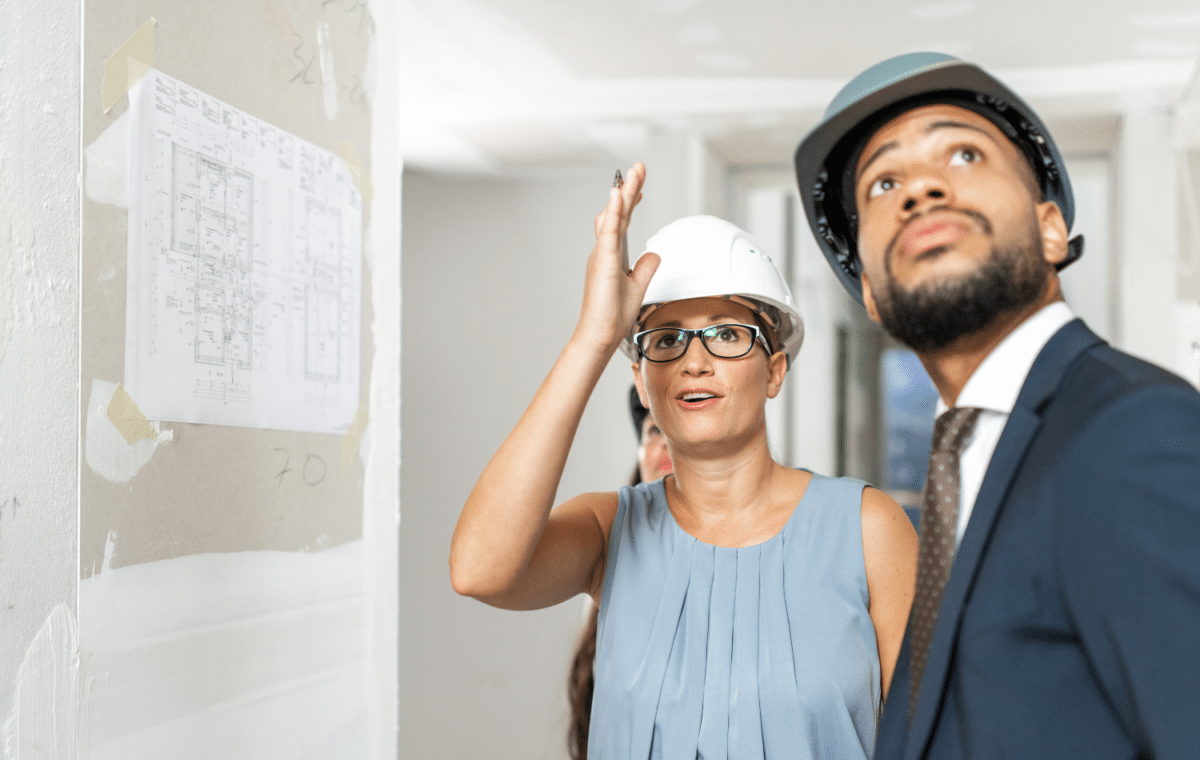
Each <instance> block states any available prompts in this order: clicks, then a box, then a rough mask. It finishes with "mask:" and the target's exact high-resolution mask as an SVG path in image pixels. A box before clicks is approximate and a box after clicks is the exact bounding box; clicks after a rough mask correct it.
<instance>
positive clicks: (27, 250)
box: [0, 0, 80, 758]
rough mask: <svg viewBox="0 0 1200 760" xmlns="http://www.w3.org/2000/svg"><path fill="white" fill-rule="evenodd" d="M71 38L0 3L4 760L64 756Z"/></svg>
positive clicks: (73, 173) (49, 5)
mask: <svg viewBox="0 0 1200 760" xmlns="http://www.w3.org/2000/svg"><path fill="white" fill-rule="evenodd" d="M79 29H80V4H79V2H78V0H46V2H39V3H2V4H0V72H3V75H2V76H0V399H3V402H2V403H0V722H6V721H9V718H10V716H12V715H14V714H19V715H21V716H22V719H21V720H19V721H15V722H8V723H7V725H6V726H5V728H4V735H5V737H6V738H7V757H16V756H17V755H16V754H15V753H16V752H21V753H22V754H24V753H26V752H29V751H31V749H32V747H33V746H34V743H35V742H37V743H40V744H41V746H42V747H43V751H44V752H45V754H43V755H41V756H42V757H54V758H57V757H73V752H74V742H73V739H74V733H73V731H74V722H73V713H71V712H70V711H68V712H67V713H65V714H56V713H55V712H54V710H53V705H54V700H53V699H51V698H48V696H47V695H48V694H49V695H52V694H53V689H54V688H55V687H60V688H66V689H67V690H69V689H70V687H71V685H72V684H73V674H74V670H73V667H72V666H73V663H72V662H71V661H70V648H69V646H68V648H66V649H62V648H59V647H55V646H47V645H48V644H50V643H51V642H52V643H53V644H62V643H66V644H68V645H69V643H70V642H71V641H72V640H73V629H74V620H75V617H74V611H75V591H76V584H77V579H78V577H79V573H78V569H77V568H78V563H77V560H76V557H77V551H76V532H77V530H78V504H77V494H78V478H77V475H76V447H77V441H78V425H77V407H76V404H77V381H78V377H79V352H78V345H77V344H78V335H79V332H78V327H79V323H78V300H79V290H78V284H77V278H78V275H77V272H78V267H79V255H78V252H79V184H78V178H79V171H80V156H79V44H80V39H79ZM56 609H57V613H54V611H55V610H56ZM39 632H40V633H39ZM35 640H36V641H37V643H35ZM56 652H59V653H63V654H64V655H65V657H56V656H55V653H56ZM22 663H25V664H24V665H23V664H22ZM56 674H58V675H62V676H63V677H64V679H65V680H56V679H55V675H56ZM56 720H57V721H59V723H58V724H57V725H56V723H55V721H56Z"/></svg>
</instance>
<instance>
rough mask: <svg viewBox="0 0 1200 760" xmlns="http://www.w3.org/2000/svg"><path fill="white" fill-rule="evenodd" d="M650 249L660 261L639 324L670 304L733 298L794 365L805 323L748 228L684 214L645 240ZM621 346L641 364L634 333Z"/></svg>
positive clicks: (648, 289) (772, 265)
mask: <svg viewBox="0 0 1200 760" xmlns="http://www.w3.org/2000/svg"><path fill="white" fill-rule="evenodd" d="M648 251H653V252H654V253H657V254H658V255H659V257H660V258H661V259H662V263H661V264H659V266H658V271H656V272H655V273H654V277H653V278H652V279H651V280H650V287H649V288H647V289H646V295H645V297H644V298H643V299H642V311H641V314H640V315H639V316H638V320H637V324H638V325H641V324H642V323H643V322H644V321H645V319H646V317H647V315H649V314H650V312H651V311H653V310H654V309H655V308H657V307H658V306H661V305H662V304H664V303H667V302H668V301H682V300H684V299H687V298H711V297H715V298H731V299H733V300H736V301H738V302H739V303H741V304H742V305H743V306H746V307H748V308H750V309H751V310H752V311H754V312H755V313H756V314H757V315H758V317H759V319H761V320H762V321H763V323H764V324H765V325H766V326H767V327H769V328H771V330H772V331H773V332H774V333H775V340H776V342H777V344H778V345H775V346H773V347H772V350H775V351H778V350H780V349H781V348H782V349H783V351H784V352H785V353H786V354H787V360H788V365H789V366H790V365H791V363H792V360H793V359H795V358H796V353H797V352H798V351H799V350H800V343H801V341H803V340H804V323H803V322H802V321H801V319H800V315H799V314H798V313H797V312H796V304H795V302H793V301H792V292H791V291H790V290H789V289H788V286H787V283H786V282H785V281H784V279H783V275H782V274H780V272H779V269H778V267H776V266H775V262H773V261H771V258H770V257H769V256H767V255H766V254H765V253H763V251H762V248H760V247H759V245H758V244H757V243H755V242H754V239H753V238H751V237H750V235H749V234H748V233H747V232H746V231H745V230H742V229H740V228H738V226H737V225H735V224H732V223H730V222H727V221H725V220H724V219H718V218H717V217H715V216H685V217H684V218H682V219H677V220H675V221H674V222H671V223H670V224H668V225H667V226H666V227H663V228H662V229H661V230H659V231H658V232H656V233H655V234H654V235H653V236H652V237H651V238H650V239H649V240H647V241H646V249H645V251H643V252H642V255H643V256H644V255H645V254H646V252H648ZM639 258H640V257H639ZM636 329H637V328H636V327H635V331H636ZM621 348H622V350H623V351H624V352H625V354H626V355H628V356H629V357H630V358H631V359H634V360H635V361H636V360H637V358H638V356H637V349H636V348H635V347H634V345H633V336H632V335H629V336H626V338H625V341H624V343H623V344H622V345H621Z"/></svg>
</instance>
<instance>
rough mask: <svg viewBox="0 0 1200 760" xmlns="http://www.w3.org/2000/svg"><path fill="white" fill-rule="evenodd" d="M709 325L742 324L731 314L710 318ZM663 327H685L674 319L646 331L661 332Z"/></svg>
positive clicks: (716, 315) (715, 315)
mask: <svg viewBox="0 0 1200 760" xmlns="http://www.w3.org/2000/svg"><path fill="white" fill-rule="evenodd" d="M708 323H709V324H710V325H715V324H721V323H729V324H739V325H740V324H742V323H741V322H739V321H738V318H737V317H735V316H732V315H729V314H714V315H713V316H711V317H709V318H708ZM663 327H683V322H681V321H679V320H678V319H672V320H671V321H669V322H663V323H662V324H661V325H659V326H658V327H648V328H646V329H648V330H659V329H661V328H663Z"/></svg>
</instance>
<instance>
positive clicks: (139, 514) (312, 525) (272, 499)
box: [80, 0, 373, 577]
mask: <svg viewBox="0 0 1200 760" xmlns="http://www.w3.org/2000/svg"><path fill="white" fill-rule="evenodd" d="M151 17H153V18H154V19H155V21H156V24H155V26H154V50H155V68H157V69H159V70H161V71H163V72H165V73H167V74H169V75H170V76H173V77H175V78H177V79H179V80H181V81H183V82H185V83H186V84H188V85H190V86H192V87H195V88H197V89H199V90H201V91H203V92H205V93H208V94H210V95H212V96H213V97H216V98H219V99H221V100H223V101H226V102H228V103H229V104H231V105H233V106H234V107H236V108H239V109H242V110H244V111H245V112H246V113H248V114H250V115H253V116H255V117H257V118H259V119H263V120H264V121H267V122H269V123H271V124H273V125H274V126H277V127H279V128H281V129H283V130H286V131H287V132H290V133H292V134H295V135H297V136H299V137H301V138H303V139H305V140H308V141H310V142H312V143H315V144H316V145H319V146H321V147H322V148H324V149H326V150H329V151H331V152H333V153H335V154H341V155H347V154H349V155H353V156H355V157H356V158H357V159H358V160H359V161H360V162H361V166H369V165H370V137H371V114H370V108H371V106H370V99H369V97H368V96H367V92H366V87H365V82H366V76H367V52H368V47H369V44H370V39H371V36H372V34H373V21H372V20H371V18H370V15H369V13H368V12H367V8H366V2H365V0H361V1H360V0H326V1H325V2H317V1H316V0H306V1H305V0H289V1H288V2H282V1H280V0H254V1H251V2H246V1H244V0H212V1H207V2H203V3H178V2H171V3H162V2H151V1H150V0H85V8H84V51H83V114H82V132H83V144H84V145H89V144H91V142H92V141H94V140H95V139H96V138H97V137H98V136H99V135H100V134H101V133H102V132H103V131H104V129H105V128H107V127H108V126H109V125H110V124H112V122H113V121H114V120H115V119H116V118H117V117H118V116H120V115H121V114H122V113H124V112H125V111H126V110H127V109H128V97H127V96H121V97H120V98H119V99H118V100H117V102H116V103H115V105H114V106H113V107H112V109H111V110H110V111H109V112H108V113H107V114H106V113H104V112H103V110H102V108H101V85H102V81H103V78H104V62H105V60H106V59H108V58H109V56H110V55H112V53H113V52H114V51H115V50H117V49H118V48H119V47H120V46H121V45H122V44H123V43H124V42H125V41H126V40H128V39H129V37H130V35H132V34H133V33H134V32H135V31H137V30H138V29H139V28H140V27H141V26H142V25H143V24H144V23H145V22H146V20H147V19H148V18H151ZM322 22H324V23H326V24H328V28H329V36H328V45H329V49H330V50H331V51H332V60H333V65H334V71H335V73H336V77H337V81H338V109H337V114H336V117H335V118H333V119H332V120H331V119H329V118H327V117H326V112H325V105H324V100H323V87H322V83H321V62H320V60H319V56H318V49H317V30H318V25H319V24H321V23H322ZM347 146H348V147H349V150H348V149H347ZM82 211H83V213H82V263H81V317H82V328H81V341H82V351H81V359H80V363H81V376H82V387H83V388H84V389H85V392H84V393H83V394H82V397H81V409H80V412H81V419H84V420H86V418H87V414H86V411H87V410H86V407H85V406H84V405H86V404H87V402H88V398H87V396H88V394H87V392H86V389H87V388H89V387H90V383H91V379H92V378H93V377H95V378H100V379H102V380H106V381H109V382H114V383H119V382H123V379H124V378H123V375H124V337H125V299H126V292H125V291H126V270H127V263H126V257H127V255H128V254H127V250H126V238H127V232H126V225H127V214H126V212H125V210H124V209H120V208H117V207H115V206H108V205H103V204H99V203H96V202H93V201H91V200H90V199H88V198H87V197H86V196H85V197H84V199H83V209H82ZM369 214H370V207H369V205H365V207H364V211H363V224H364V229H365V228H366V227H365V226H366V225H367V224H368V223H369ZM366 244H369V243H367V241H366V238H365V237H364V245H366ZM362 277H363V284H362V315H361V319H362V322H361V333H360V334H361V336H362V337H361V340H362V366H361V370H360V371H361V375H360V397H359V398H360V404H362V405H364V406H367V405H368V403H369V398H368V395H367V394H368V389H369V379H370V374H371V360H372V351H371V340H372V338H371V330H370V325H371V319H372V308H371V301H370V294H371V288H370V270H369V268H368V267H366V266H364V267H363V275H362ZM133 401H134V402H135V403H136V401H137V399H133ZM163 428H164V429H173V430H174V440H173V441H172V442H170V443H167V444H164V445H160V446H159V447H158V449H157V450H156V452H155V454H154V456H153V457H152V458H151V460H150V462H149V463H148V464H147V465H146V466H145V467H144V468H143V469H142V470H141V471H140V472H139V473H138V474H137V475H135V476H134V477H133V479H132V480H130V481H129V482H128V483H124V484H115V483H111V482H109V481H107V480H105V479H103V478H101V477H100V476H98V475H96V474H95V473H93V472H92V471H91V470H90V469H89V468H88V466H87V464H86V461H84V459H83V458H81V460H80V469H81V477H80V567H81V573H82V575H83V577H88V576H90V575H92V574H93V573H95V572H98V571H99V570H100V568H101V566H102V564H103V560H104V549H105V544H106V542H107V540H108V536H109V534H110V532H112V533H113V534H114V535H115V540H114V554H113V557H112V566H114V567H119V566H124V565H131V564H137V563H141V562H151V561H155V560H161V559H169V558H173V557H180V556H185V555H189V554H196V553H201V552H229V551H247V550H281V551H317V550H320V549H323V548H327V547H330V546H336V545H339V544H342V543H345V542H347V541H352V540H355V539H358V538H361V537H362V506H363V500H362V464H361V462H360V461H358V460H357V459H356V460H355V461H354V462H353V463H352V464H351V466H350V467H349V469H348V470H346V471H345V472H343V468H342V445H343V441H342V437H341V436H337V435H323V434H314V433H296V432H285V431H277V430H257V429H250V428H238V427H224V426H216V425H194V424H184V423H175V422H165V423H164V424H163ZM84 435H85V430H84V429H83V428H82V427H81V429H80V436H81V445H82V440H83V436H84Z"/></svg>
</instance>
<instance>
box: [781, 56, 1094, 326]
mask: <svg viewBox="0 0 1200 760" xmlns="http://www.w3.org/2000/svg"><path fill="white" fill-rule="evenodd" d="M934 103H949V104H951V105H957V106H961V107H963V108H968V109H970V110H972V111H975V112H976V113H979V114H980V115H982V116H984V117H985V118H987V119H989V120H990V121H991V122H992V123H994V124H996V126H997V127H999V128H1000V130H1001V131H1003V132H1004V133H1005V134H1006V135H1008V137H1009V139H1010V140H1012V141H1013V143H1015V144H1016V145H1017V147H1019V148H1020V149H1021V151H1022V153H1023V154H1024V155H1025V157H1026V159H1027V160H1028V161H1029V163H1030V165H1031V166H1032V167H1033V171H1034V174H1035V175H1036V177H1037V180H1038V184H1039V186H1040V187H1041V190H1042V194H1043V196H1044V199H1045V200H1049V201H1054V202H1055V203H1057V204H1058V208H1059V210H1061V211H1062V215H1063V220H1064V221H1065V222H1066V224H1067V229H1068V230H1069V229H1070V228H1071V224H1072V223H1073V222H1074V221H1075V199H1074V196H1073V195H1072V193H1071V181H1070V179H1068V178H1067V167H1066V164H1064V163H1063V159H1062V156H1061V155H1060V154H1059V152H1058V148H1057V147H1056V146H1055V145H1054V140H1053V139H1052V138H1051V137H1050V130H1048V129H1047V128H1046V125H1045V124H1043V123H1042V120H1041V119H1039V118H1038V115H1037V114H1036V113H1034V111H1033V109H1032V108H1030V107H1029V104H1028V103H1026V102H1025V101H1024V100H1022V99H1021V98H1020V97H1018V96H1017V94H1016V93H1014V92H1013V91H1012V90H1010V89H1008V88H1007V87H1005V86H1004V85H1003V84H1001V83H1000V81H999V80H997V79H996V78H995V77H993V76H992V75H990V74H988V73H987V72H986V71H984V70H983V69H981V68H979V67H978V66H976V65H974V64H972V63H967V62H966V61H962V60H959V59H958V58H955V57H954V56H950V55H945V54H943V53H906V54H904V55H898V56H896V57H894V58H889V59H887V60H886V61H883V62H882V63H877V64H875V65H874V66H872V67H871V68H869V69H867V70H866V71H864V72H862V73H861V74H859V75H858V76H856V77H855V78H854V79H852V80H850V83H849V84H847V85H846V86H845V87H843V88H842V90H841V92H839V93H838V94H837V95H836V96H835V97H834V99H833V102H832V103H830V104H829V108H828V109H827V110H826V111H825V117H824V118H823V119H822V120H821V123H820V124H818V125H817V126H816V127H815V128H813V130H812V131H811V132H809V133H808V136H807V137H805V138H804V139H803V140H802V141H801V142H800V146H799V147H798V148H796V180H797V182H799V184H800V199H801V201H802V202H803V204H804V211H805V213H806V214H807V215H808V223H809V225H810V226H811V227H812V230H813V234H814V235H815V236H816V238H817V243H819V244H820V246H821V250H822V252H823V253H824V254H825V258H826V259H828V260H829V264H830V266H832V267H833V271H834V273H835V274H836V275H837V276H838V279H840V280H841V281H842V285H844V286H845V287H846V290H848V291H850V294H851V295H852V296H854V297H855V298H857V299H858V300H859V302H860V303H861V302H862V282H861V281H860V279H859V275H860V273H861V271H862V265H861V263H860V261H859V257H858V247H857V241H856V238H857V225H858V220H857V210H856V206H855V201H854V174H853V172H854V169H855V167H856V165H857V163H858V156H859V154H860V152H861V151H862V148H863V146H865V145H866V143H867V141H868V140H870V138H871V136H872V135H873V134H874V133H875V131H876V130H877V129H879V127H881V126H883V124H884V123H886V122H887V121H890V120H891V119H893V118H895V117H896V116H898V115H900V114H901V113H904V112H906V111H911V110H912V109H914V108H918V107H920V106H923V105H930V104H934ZM1082 254H1083V236H1082V235H1079V236H1076V237H1075V238H1073V239H1072V240H1071V241H1070V245H1069V249H1068V252H1067V257H1066V259H1065V260H1063V261H1062V262H1061V263H1059V264H1058V269H1060V270H1061V269H1062V268H1063V267H1065V266H1067V265H1068V264H1070V263H1071V262H1073V261H1075V260H1076V259H1078V258H1079V257H1080V256H1081V255H1082Z"/></svg>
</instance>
